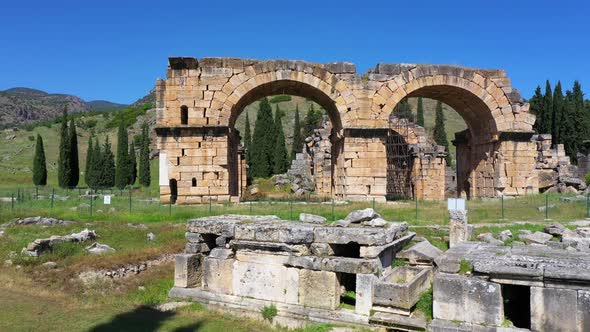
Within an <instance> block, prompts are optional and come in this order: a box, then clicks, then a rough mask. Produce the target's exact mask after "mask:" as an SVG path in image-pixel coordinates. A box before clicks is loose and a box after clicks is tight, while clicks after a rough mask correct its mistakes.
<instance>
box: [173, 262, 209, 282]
mask: <svg viewBox="0 0 590 332" xmlns="http://www.w3.org/2000/svg"><path fill="white" fill-rule="evenodd" d="M175 260H176V264H175V268H174V286H176V287H182V288H191V287H200V286H201V280H202V274H203V273H202V267H201V256H200V255H195V254H178V255H176V256H175Z"/></svg>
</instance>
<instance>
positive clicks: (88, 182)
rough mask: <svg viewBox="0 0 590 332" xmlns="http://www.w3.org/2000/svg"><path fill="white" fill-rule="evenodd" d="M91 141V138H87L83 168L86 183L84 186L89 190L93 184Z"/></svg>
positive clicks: (93, 161)
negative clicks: (84, 165)
mask: <svg viewBox="0 0 590 332" xmlns="http://www.w3.org/2000/svg"><path fill="white" fill-rule="evenodd" d="M92 142H93V139H92V136H89V137H88V149H87V150H86V167H85V168H84V182H86V185H87V186H88V187H90V188H93V187H94V182H93V178H92V176H93V174H92V171H93V164H94V163H95V160H94V152H95V150H94V146H93V144H92Z"/></svg>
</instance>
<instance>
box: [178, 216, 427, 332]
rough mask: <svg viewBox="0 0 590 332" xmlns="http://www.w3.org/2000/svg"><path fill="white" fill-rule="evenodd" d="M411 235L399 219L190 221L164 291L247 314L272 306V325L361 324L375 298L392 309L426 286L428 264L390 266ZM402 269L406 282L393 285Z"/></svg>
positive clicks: (227, 218)
mask: <svg viewBox="0 0 590 332" xmlns="http://www.w3.org/2000/svg"><path fill="white" fill-rule="evenodd" d="M413 236H414V233H411V232H408V226H407V224H406V223H399V222H386V223H385V224H384V225H379V226H374V225H363V224H361V223H356V224H350V225H346V226H344V227H341V226H335V225H327V224H313V223H306V222H293V221H285V220H281V219H279V218H278V217H275V216H246V215H225V216H215V217H205V218H199V219H193V220H190V221H189V222H188V223H187V233H186V239H187V246H186V250H185V251H186V252H185V253H183V254H180V255H178V258H177V260H176V272H175V275H176V278H175V280H176V282H175V287H174V288H173V289H172V290H171V292H170V295H171V296H180V297H188V298H192V299H194V300H196V301H199V302H201V303H203V304H205V305H208V306H211V307H214V308H223V309H224V310H232V309H233V310H236V311H237V312H240V313H244V312H249V313H251V315H253V316H260V311H261V310H262V309H263V308H264V307H265V306H270V305H274V306H276V307H277V308H278V315H277V317H276V319H277V323H279V324H281V325H287V326H298V325H297V324H295V325H293V321H297V322H299V323H301V322H309V321H318V322H334V323H347V324H358V325H363V326H368V325H370V324H369V317H370V316H371V313H372V307H373V306H374V305H376V303H375V301H378V299H382V300H381V302H380V303H379V304H378V305H379V306H380V307H383V308H386V309H387V308H390V309H391V310H393V311H395V308H394V307H395V306H397V307H400V308H410V307H411V306H412V305H414V304H415V301H416V299H417V296H419V294H420V293H421V292H422V291H423V290H424V289H425V288H428V287H429V282H430V280H429V274H430V272H429V270H428V269H417V270H416V269H415V268H411V267H407V268H398V269H396V270H393V271H392V268H391V266H392V261H393V259H394V258H395V256H396V254H397V252H399V251H400V250H402V248H403V247H404V245H405V244H406V243H407V242H409V241H410V240H411V239H412V237H413ZM402 271H405V272H403V273H402ZM402 274H403V275H404V276H405V278H406V279H407V280H406V282H404V283H402V284H399V285H396V284H395V283H394V281H395V280H396V276H398V275H400V276H401V275H402ZM383 276H386V277H385V279H384V278H382V277H383ZM380 278H381V279H380ZM396 286H398V287H399V289H395V288H396ZM388 287H389V288H388ZM389 289H391V290H389ZM379 291H380V293H379ZM387 291H390V292H397V293H393V295H391V294H389V293H387ZM351 293H354V296H351V295H350V294H351ZM379 294H388V295H383V296H381V297H379ZM387 297H388V298H389V300H388V301H387V300H385V298H387ZM393 297H395V298H393Z"/></svg>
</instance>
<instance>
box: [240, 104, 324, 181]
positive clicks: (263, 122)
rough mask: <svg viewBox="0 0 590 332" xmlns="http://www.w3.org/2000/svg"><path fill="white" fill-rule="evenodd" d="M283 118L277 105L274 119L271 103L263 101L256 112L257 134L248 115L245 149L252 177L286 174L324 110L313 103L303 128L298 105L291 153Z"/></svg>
mask: <svg viewBox="0 0 590 332" xmlns="http://www.w3.org/2000/svg"><path fill="white" fill-rule="evenodd" d="M284 115H285V113H284V111H283V110H281V109H280V107H279V105H278V104H277V105H276V108H275V114H274V118H273V114H272V107H271V105H270V102H269V101H268V99H267V98H263V99H261V100H260V103H259V106H258V111H257V113H256V120H255V124H254V134H252V132H251V128H250V118H249V116H248V114H247V113H246V128H245V130H244V147H245V148H246V161H247V163H248V166H249V170H248V177H249V178H268V177H270V176H272V175H274V174H282V173H285V172H286V171H287V170H288V169H289V167H290V165H291V160H293V159H295V156H296V154H297V153H300V152H301V151H302V149H303V143H304V139H305V137H308V136H311V135H312V134H313V131H314V129H316V128H318V127H319V126H320V124H321V122H322V118H323V115H322V111H321V110H316V109H315V108H314V104H311V105H310V107H309V109H308V111H307V114H306V116H305V118H304V121H303V126H302V125H301V119H300V115H299V106H296V107H295V123H294V128H293V145H292V148H291V151H290V152H289V151H288V150H287V144H286V139H285V132H284V128H283V122H282V121H283V116H284Z"/></svg>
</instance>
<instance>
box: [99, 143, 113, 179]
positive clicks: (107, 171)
mask: <svg viewBox="0 0 590 332" xmlns="http://www.w3.org/2000/svg"><path fill="white" fill-rule="evenodd" d="M101 164H102V165H101V169H100V173H99V174H100V176H99V179H100V181H99V182H100V187H101V188H112V187H113V186H115V155H114V154H113V147H112V146H111V143H110V142H109V137H108V136H107V137H106V138H105V141H104V145H103V148H102V153H101Z"/></svg>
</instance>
